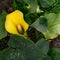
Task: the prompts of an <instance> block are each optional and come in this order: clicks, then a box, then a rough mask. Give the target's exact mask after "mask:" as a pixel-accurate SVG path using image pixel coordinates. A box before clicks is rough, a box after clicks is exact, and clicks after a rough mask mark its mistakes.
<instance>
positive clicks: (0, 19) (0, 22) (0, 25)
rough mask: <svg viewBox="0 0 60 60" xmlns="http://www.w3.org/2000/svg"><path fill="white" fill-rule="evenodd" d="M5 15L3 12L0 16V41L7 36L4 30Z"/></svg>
mask: <svg viewBox="0 0 60 60" xmlns="http://www.w3.org/2000/svg"><path fill="white" fill-rule="evenodd" d="M6 15H7V13H6V12H3V13H2V14H0V39H2V38H4V37H6V36H7V32H6V30H5V18H6Z"/></svg>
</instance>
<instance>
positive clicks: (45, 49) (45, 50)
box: [36, 39, 49, 55]
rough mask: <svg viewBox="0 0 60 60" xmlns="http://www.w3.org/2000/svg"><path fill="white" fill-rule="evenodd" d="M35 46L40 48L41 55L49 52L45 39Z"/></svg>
mask: <svg viewBox="0 0 60 60" xmlns="http://www.w3.org/2000/svg"><path fill="white" fill-rule="evenodd" d="M36 45H37V46H38V47H39V48H40V51H41V52H42V53H43V55H46V54H47V53H48V50H49V43H48V41H46V40H45V39H41V40H39V41H38V42H37V43H36Z"/></svg>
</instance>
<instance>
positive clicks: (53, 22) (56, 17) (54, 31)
mask: <svg viewBox="0 0 60 60" xmlns="http://www.w3.org/2000/svg"><path fill="white" fill-rule="evenodd" d="M45 18H46V19H47V23H48V25H47V26H48V28H47V31H46V32H43V34H44V36H45V37H46V38H47V39H53V38H56V37H57V36H58V35H60V14H55V13H49V14H46V15H45Z"/></svg>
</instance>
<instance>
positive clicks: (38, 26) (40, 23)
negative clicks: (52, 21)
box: [31, 17, 47, 32]
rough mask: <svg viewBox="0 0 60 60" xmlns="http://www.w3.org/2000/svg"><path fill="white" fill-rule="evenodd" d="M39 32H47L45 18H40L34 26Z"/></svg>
mask: <svg viewBox="0 0 60 60" xmlns="http://www.w3.org/2000/svg"><path fill="white" fill-rule="evenodd" d="M31 26H32V27H34V28H36V29H37V30H38V31H39V32H45V31H46V29H47V20H46V19H45V18H42V17H41V18H38V19H37V20H36V21H35V22H34V23H33V24H32V25H31Z"/></svg>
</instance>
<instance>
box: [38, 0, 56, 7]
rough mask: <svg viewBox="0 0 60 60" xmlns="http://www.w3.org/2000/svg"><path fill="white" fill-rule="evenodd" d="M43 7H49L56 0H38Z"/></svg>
mask: <svg viewBox="0 0 60 60" xmlns="http://www.w3.org/2000/svg"><path fill="white" fill-rule="evenodd" d="M38 1H39V3H40V5H41V7H42V8H48V7H50V6H51V5H52V4H53V3H55V0H38Z"/></svg>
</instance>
